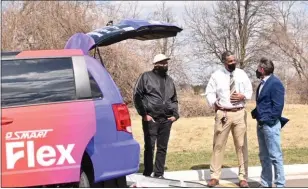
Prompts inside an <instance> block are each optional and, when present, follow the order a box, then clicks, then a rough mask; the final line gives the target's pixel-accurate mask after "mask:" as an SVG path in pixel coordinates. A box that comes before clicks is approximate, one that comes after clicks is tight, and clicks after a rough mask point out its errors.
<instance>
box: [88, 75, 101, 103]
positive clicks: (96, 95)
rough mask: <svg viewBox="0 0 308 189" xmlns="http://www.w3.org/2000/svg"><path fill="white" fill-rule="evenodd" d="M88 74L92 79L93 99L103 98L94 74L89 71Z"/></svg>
mask: <svg viewBox="0 0 308 189" xmlns="http://www.w3.org/2000/svg"><path fill="white" fill-rule="evenodd" d="M88 74H89V79H90V86H91V93H92V98H102V97H103V94H102V92H101V90H100V88H99V86H98V84H97V82H96V81H95V79H94V78H93V76H92V74H91V73H90V72H89V71H88Z"/></svg>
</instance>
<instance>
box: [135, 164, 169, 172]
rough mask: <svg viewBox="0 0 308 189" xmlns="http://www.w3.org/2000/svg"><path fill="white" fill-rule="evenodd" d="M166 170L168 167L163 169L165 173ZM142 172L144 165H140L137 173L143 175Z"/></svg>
mask: <svg viewBox="0 0 308 189" xmlns="http://www.w3.org/2000/svg"><path fill="white" fill-rule="evenodd" d="M167 170H168V167H165V171H167ZM143 171H144V164H143V163H140V164H139V171H138V173H143Z"/></svg>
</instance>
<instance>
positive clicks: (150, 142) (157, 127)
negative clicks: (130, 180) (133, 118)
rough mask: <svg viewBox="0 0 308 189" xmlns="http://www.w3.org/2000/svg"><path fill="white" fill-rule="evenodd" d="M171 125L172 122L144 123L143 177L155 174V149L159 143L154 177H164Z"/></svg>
mask: <svg viewBox="0 0 308 189" xmlns="http://www.w3.org/2000/svg"><path fill="white" fill-rule="evenodd" d="M171 125H172V122H171V121H169V120H167V121H164V122H158V121H156V122H155V123H154V122H153V121H142V126H143V133H144V172H143V175H145V176H150V175H151V174H152V172H153V158H154V149H155V142H156V141H157V152H156V158H155V167H154V176H163V174H164V166H165V162H166V154H167V147H168V141H169V136H170V129H171Z"/></svg>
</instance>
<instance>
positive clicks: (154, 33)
mask: <svg viewBox="0 0 308 189" xmlns="http://www.w3.org/2000/svg"><path fill="white" fill-rule="evenodd" d="M181 31H182V28H179V27H177V26H175V25H173V24H168V23H163V22H158V21H146V20H122V21H121V22H120V23H119V24H116V25H113V26H105V27H103V28H100V29H96V30H94V31H92V32H90V33H87V35H89V36H91V37H92V38H93V39H94V43H95V44H94V45H93V46H92V47H91V48H90V49H89V50H91V49H93V48H94V47H95V46H96V47H100V46H107V45H111V44H114V43H117V42H120V41H123V40H126V39H137V40H153V39H161V38H167V37H174V36H176V35H177V33H178V32H181Z"/></svg>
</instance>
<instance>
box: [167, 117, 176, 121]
mask: <svg viewBox="0 0 308 189" xmlns="http://www.w3.org/2000/svg"><path fill="white" fill-rule="evenodd" d="M168 120H170V121H172V122H174V121H175V120H176V118H175V117H174V116H172V117H169V118H168Z"/></svg>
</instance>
